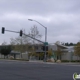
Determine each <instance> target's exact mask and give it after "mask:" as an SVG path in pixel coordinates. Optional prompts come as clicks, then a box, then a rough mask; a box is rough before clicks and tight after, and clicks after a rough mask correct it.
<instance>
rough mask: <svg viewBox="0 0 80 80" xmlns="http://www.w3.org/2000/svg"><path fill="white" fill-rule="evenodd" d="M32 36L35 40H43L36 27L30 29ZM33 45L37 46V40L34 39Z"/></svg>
mask: <svg viewBox="0 0 80 80" xmlns="http://www.w3.org/2000/svg"><path fill="white" fill-rule="evenodd" d="M30 36H32V37H33V38H39V39H41V37H42V35H41V34H39V31H38V28H37V26H36V25H34V26H33V27H31V29H30ZM32 42H33V44H35V42H36V41H35V40H34V39H32Z"/></svg>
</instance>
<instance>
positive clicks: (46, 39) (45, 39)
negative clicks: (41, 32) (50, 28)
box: [28, 19, 47, 61]
mask: <svg viewBox="0 0 80 80" xmlns="http://www.w3.org/2000/svg"><path fill="white" fill-rule="evenodd" d="M28 20H29V21H35V22H37V23H38V24H40V25H41V26H42V27H44V28H45V61H46V42H47V27H45V26H44V25H42V24H41V23H40V22H38V21H36V20H33V19H28Z"/></svg>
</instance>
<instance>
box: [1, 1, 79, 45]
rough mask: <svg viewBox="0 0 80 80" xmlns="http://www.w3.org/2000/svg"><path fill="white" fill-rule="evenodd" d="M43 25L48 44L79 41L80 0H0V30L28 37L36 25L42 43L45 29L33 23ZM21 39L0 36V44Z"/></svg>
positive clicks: (12, 35)
mask: <svg viewBox="0 0 80 80" xmlns="http://www.w3.org/2000/svg"><path fill="white" fill-rule="evenodd" d="M28 19H34V20H36V21H38V22H40V23H41V24H43V25H44V26H45V27H47V29H48V34H47V41H48V42H49V43H55V42H56V41H60V42H73V43H76V42H78V41H80V0H0V28H2V27H5V29H6V30H14V31H20V29H25V31H26V33H29V31H30V28H31V27H32V26H33V25H37V27H38V29H39V32H40V34H41V35H42V39H41V40H42V41H44V39H45V38H44V37H45V29H44V28H43V27H42V26H41V25H39V24H38V23H36V22H34V21H32V22H31V21H28ZM17 36H19V34H16V33H10V32H5V34H1V33H0V44H1V43H2V42H3V41H6V42H7V43H9V41H10V38H15V37H17Z"/></svg>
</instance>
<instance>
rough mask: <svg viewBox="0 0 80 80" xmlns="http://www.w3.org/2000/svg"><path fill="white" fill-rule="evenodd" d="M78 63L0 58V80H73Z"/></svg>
mask: <svg viewBox="0 0 80 80" xmlns="http://www.w3.org/2000/svg"><path fill="white" fill-rule="evenodd" d="M74 72H77V73H79V74H80V65H70V64H44V63H37V62H24V61H8V60H0V80H73V78H72V76H73V73H74Z"/></svg>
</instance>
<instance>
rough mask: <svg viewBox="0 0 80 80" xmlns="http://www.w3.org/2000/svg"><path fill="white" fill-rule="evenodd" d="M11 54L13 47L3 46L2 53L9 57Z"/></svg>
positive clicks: (0, 51)
mask: <svg viewBox="0 0 80 80" xmlns="http://www.w3.org/2000/svg"><path fill="white" fill-rule="evenodd" d="M10 52H11V46H2V48H1V50H0V53H1V54H3V55H4V56H7V55H8V54H10Z"/></svg>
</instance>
